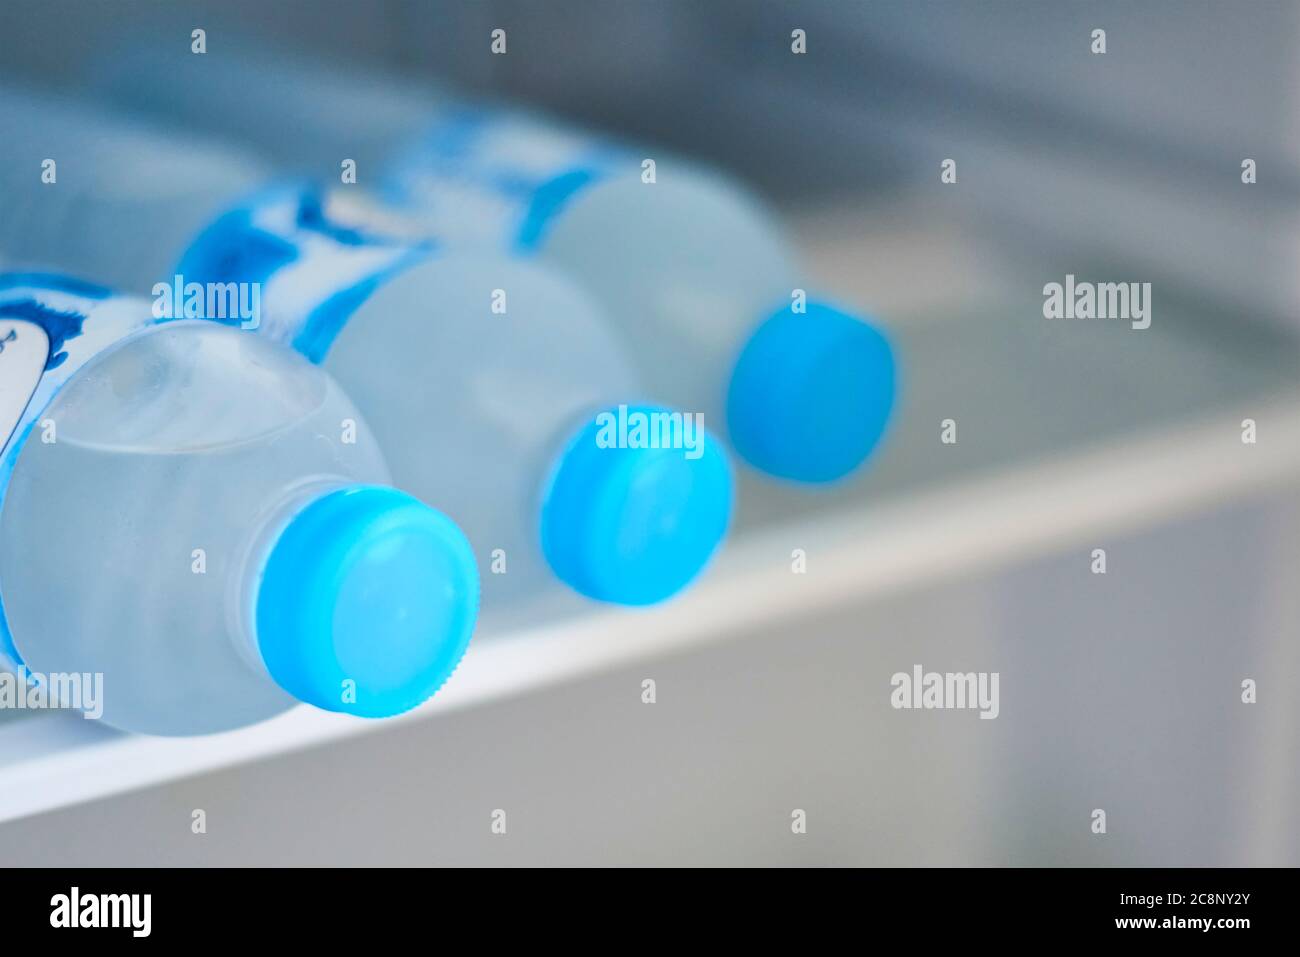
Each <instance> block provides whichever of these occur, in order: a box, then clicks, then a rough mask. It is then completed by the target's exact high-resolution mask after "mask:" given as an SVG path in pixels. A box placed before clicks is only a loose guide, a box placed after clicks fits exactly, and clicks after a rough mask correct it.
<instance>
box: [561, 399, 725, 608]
mask: <svg viewBox="0 0 1300 957" xmlns="http://www.w3.org/2000/svg"><path fill="white" fill-rule="evenodd" d="M670 415H671V416H677V418H676V420H673V419H662V418H658V419H657V418H654V417H653V416H670ZM682 415H683V414H682V413H670V412H669V410H667V409H661V408H657V407H652V406H632V407H628V406H619V407H618V408H617V409H612V410H608V411H605V412H601V413H600V414H598V415H597V416H595V417H594V418H593V419H592V420H590V421H588V422H587V423H585V424H584V425H583V426H582V428H581V429H579V430H578V432H577V434H576V435H575V436H574V438H573V439H572V440H571V441H570V442H569V444H568V446H567V447H566V449H565V451H564V452H563V453H562V455H561V456H560V458H559V460H558V461H557V463H556V466H555V469H554V471H553V473H552V476H551V479H550V482H549V485H548V487H547V489H546V490H545V497H544V499H543V505H542V519H541V539H542V550H543V552H544V553H545V555H546V560H547V561H548V562H549V563H550V565H551V568H552V569H553V570H554V572H555V574H556V575H557V576H559V578H560V579H561V580H563V581H564V582H566V583H567V584H568V585H570V586H571V587H572V588H574V589H575V590H576V591H578V592H581V593H582V594H583V595H586V596H588V597H589V598H595V599H597V600H599V601H608V602H615V603H618V604H622V605H649V604H653V603H654V602H657V601H662V600H663V599H665V598H667V597H669V596H670V595H672V594H674V593H675V592H677V591H679V590H681V589H682V588H683V587H685V585H686V584H687V583H688V582H690V580H691V579H692V578H694V577H695V576H696V575H697V574H698V573H699V572H700V570H701V569H702V568H703V567H704V566H705V564H706V563H707V562H708V560H709V557H710V556H711V555H712V554H713V552H714V550H715V549H716V548H717V546H718V543H719V542H720V541H721V540H722V536H723V535H724V534H725V533H726V530H727V524H728V522H729V520H730V518H731V502H732V487H731V467H730V465H728V463H727V459H726V455H725V453H724V452H723V451H722V448H721V447H720V445H719V443H718V441H717V440H716V439H715V438H713V437H712V436H711V435H708V434H707V433H706V432H705V431H704V430H703V429H699V430H698V433H697V434H690V436H689V437H690V438H694V439H695V440H696V441H695V444H694V446H693V447H690V448H684V447H668V448H664V447H662V445H663V443H662V442H656V443H655V444H658V445H660V446H661V447H658V448H650V447H646V443H647V442H648V441H651V440H650V436H656V437H659V436H661V435H662V433H661V432H660V431H659V429H660V427H661V426H662V425H663V424H664V423H668V424H669V426H670V427H671V425H672V423H673V422H674V421H675V422H676V423H677V425H678V426H680V425H681V424H682V423H683V422H684V421H686V420H685V419H684V418H683V417H682ZM646 423H648V426H647V427H646V428H644V429H642V428H641V426H642V425H643V424H646ZM692 428H693V426H692ZM638 430H640V431H638ZM673 434H675V435H676V436H678V437H679V438H681V439H683V440H685V439H686V438H687V436H688V433H686V432H683V431H681V430H680V429H679V430H678V431H677V432H675V433H673ZM669 444H670V445H673V444H676V445H678V446H681V445H682V444H684V441H683V442H678V443H673V442H671V441H670V442H669Z"/></svg>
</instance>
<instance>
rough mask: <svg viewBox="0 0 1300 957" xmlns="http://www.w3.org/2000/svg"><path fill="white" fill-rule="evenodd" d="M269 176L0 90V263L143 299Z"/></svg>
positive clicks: (146, 130) (147, 131)
mask: <svg viewBox="0 0 1300 957" xmlns="http://www.w3.org/2000/svg"><path fill="white" fill-rule="evenodd" d="M269 175H270V171H269V169H268V168H267V167H266V166H264V165H262V164H261V163H260V162H258V161H257V160H255V159H253V158H251V157H249V156H247V155H245V154H242V153H240V152H238V151H236V150H230V149H225V148H222V147H221V146H220V145H218V144H214V143H211V142H209V141H207V140H205V139H204V137H202V136H200V135H198V134H194V133H184V134H178V133H176V132H174V131H165V130H163V129H161V128H156V127H154V126H152V125H150V124H148V123H144V122H139V121H135V120H131V119H128V118H124V117H118V116H110V115H106V114H105V113H104V112H103V111H102V110H95V109H92V108H90V107H87V106H84V105H80V104H78V103H76V102H73V101H70V100H67V99H64V98H61V97H56V96H50V95H44V94H36V93H28V92H25V91H21V90H17V89H12V88H0V203H2V204H3V211H4V212H3V215H0V258H3V259H5V260H6V261H7V262H9V263H10V264H11V265H14V266H21V267H34V268H40V269H57V270H58V271H60V272H63V273H66V274H68V275H73V276H78V277H80V278H82V279H86V280H90V281H93V282H97V283H101V284H103V285H106V286H108V287H110V288H113V289H118V290H121V291H123V292H129V293H135V294H139V295H143V294H147V293H148V292H149V291H150V290H151V289H152V288H153V285H154V283H157V282H171V280H172V268H171V267H172V266H174V265H175V263H176V255H177V252H178V251H179V250H181V249H183V248H184V247H185V246H186V244H188V243H189V242H191V241H192V240H193V239H194V237H195V236H196V235H198V232H199V230H200V229H202V228H203V227H204V226H206V225H207V224H208V223H209V222H211V221H212V219H213V218H214V217H215V216H216V215H218V213H220V212H221V211H222V210H224V209H225V208H227V207H228V206H229V205H230V203H231V201H232V200H233V199H234V198H237V197H239V196H242V195H245V194H246V193H248V191H249V190H251V189H254V188H255V187H257V186H258V185H260V184H262V183H264V182H265V181H266V179H267V178H268V176H269Z"/></svg>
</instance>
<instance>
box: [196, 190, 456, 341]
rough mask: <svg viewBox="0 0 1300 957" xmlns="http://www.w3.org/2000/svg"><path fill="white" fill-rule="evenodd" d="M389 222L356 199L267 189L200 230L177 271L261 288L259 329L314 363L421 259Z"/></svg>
mask: <svg viewBox="0 0 1300 957" xmlns="http://www.w3.org/2000/svg"><path fill="white" fill-rule="evenodd" d="M398 228H399V227H398V226H397V225H396V224H395V223H394V222H393V221H391V220H390V219H388V218H385V217H384V215H383V213H382V210H380V209H378V208H374V209H371V208H370V207H368V206H367V205H366V204H364V203H359V204H352V205H348V204H347V203H346V202H341V201H340V200H339V199H336V198H334V197H322V196H321V195H320V194H319V193H318V192H317V191H316V190H315V189H312V188H310V187H304V186H301V185H296V184H289V185H282V186H273V187H270V188H268V189H266V190H264V191H262V192H261V193H259V194H257V195H255V196H253V197H251V198H250V199H248V200H247V201H245V202H244V203H241V204H240V205H239V206H238V207H236V208H234V209H232V210H231V211H229V212H228V213H226V214H224V215H222V216H221V217H220V218H218V219H217V220H216V221H215V222H214V223H213V224H212V225H211V226H209V227H208V228H207V229H205V230H204V231H203V232H202V233H201V234H200V235H199V238H198V239H196V240H195V241H194V243H193V244H192V245H191V246H190V247H189V249H187V250H186V251H185V254H184V255H183V256H182V258H181V262H180V264H179V265H178V266H177V268H176V272H177V275H178V277H182V278H183V280H184V281H185V282H186V283H190V282H196V283H200V284H208V283H258V284H260V287H261V289H260V302H261V315H260V317H259V321H258V325H257V330H258V333H259V334H260V335H264V336H268V337H270V338H272V339H274V340H276V341H277V342H283V343H286V344H287V345H290V346H292V347H293V348H294V349H296V350H297V351H298V352H299V353H301V354H302V355H304V356H306V357H307V358H308V359H310V360H311V361H312V362H320V361H321V360H322V359H324V358H325V355H326V354H327V353H328V352H329V348H330V346H331V345H332V344H333V342H334V340H335V338H336V337H337V336H338V334H339V332H340V331H341V330H342V328H343V326H344V324H345V323H346V322H347V320H348V319H349V318H350V317H351V315H352V314H353V313H354V312H355V311H356V309H357V307H358V306H359V305H360V304H361V303H362V302H363V301H365V299H366V298H367V297H368V296H369V295H370V294H371V293H372V292H373V291H374V290H375V289H376V288H377V287H378V286H379V285H380V284H381V283H383V282H385V281H386V280H387V279H389V278H390V277H392V276H394V275H396V274H397V273H398V272H400V271H402V270H404V269H406V268H407V267H409V266H411V265H413V264H414V263H417V262H420V261H422V260H423V259H425V258H426V257H427V256H428V255H429V252H430V250H431V249H432V246H431V244H429V243H426V242H421V241H416V240H414V239H412V238H410V236H402V235H394V233H396V232H397V230H398ZM218 321H221V320H218Z"/></svg>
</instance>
